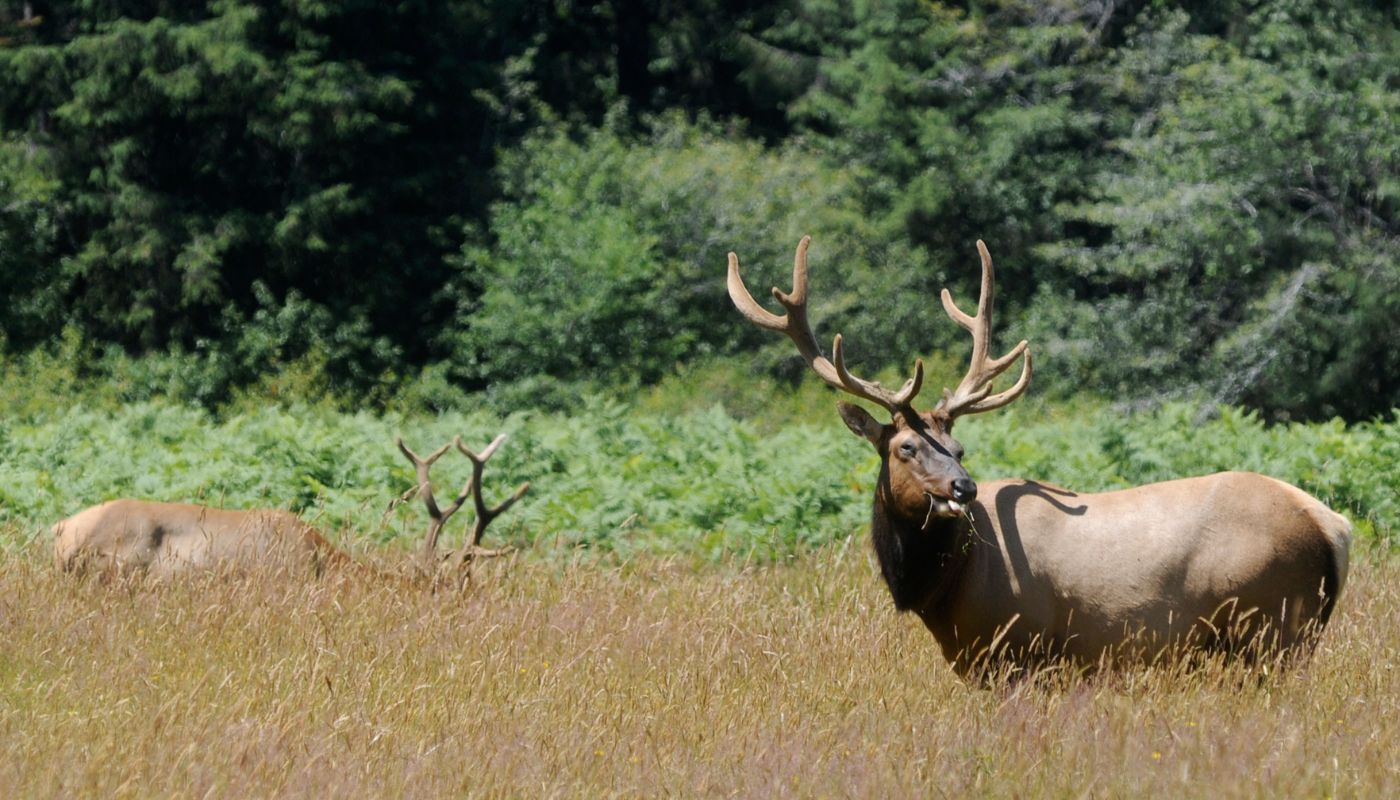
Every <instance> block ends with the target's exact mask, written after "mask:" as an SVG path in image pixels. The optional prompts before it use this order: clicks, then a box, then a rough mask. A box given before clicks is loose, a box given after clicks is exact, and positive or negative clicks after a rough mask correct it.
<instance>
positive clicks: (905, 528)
mask: <svg viewBox="0 0 1400 800" xmlns="http://www.w3.org/2000/svg"><path fill="white" fill-rule="evenodd" d="M891 497H892V490H891V487H890V475H889V466H888V464H885V465H882V466H881V468H880V479H879V481H878V482H877V484H876V488H875V504H874V508H873V510H872V513H871V519H870V536H871V540H872V541H873V543H874V545H875V555H876V557H877V558H878V559H879V561H880V572H881V573H882V574H883V575H884V577H885V584H886V585H887V586H889V589H890V595H891V596H892V597H893V598H894V605H895V608H897V609H899V610H900V611H916V610H917V611H932V610H934V609H935V608H937V607H938V606H939V605H941V604H942V603H944V602H946V601H947V600H948V599H949V598H951V597H953V596H954V595H955V593H956V589H957V587H958V585H959V583H960V582H961V581H962V579H963V575H964V574H965V572H966V568H967V565H968V561H969V560H970V559H971V554H972V536H973V531H972V526H971V524H970V523H969V522H968V520H967V518H966V517H953V518H946V517H942V518H934V519H932V520H930V521H929V522H928V527H927V528H925V527H924V522H925V520H924V518H922V517H921V518H919V519H911V518H907V517H904V516H902V515H900V514H898V513H896V512H895V507H894V504H893V503H891Z"/></svg>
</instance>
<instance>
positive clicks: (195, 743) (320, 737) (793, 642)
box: [0, 547, 1400, 797]
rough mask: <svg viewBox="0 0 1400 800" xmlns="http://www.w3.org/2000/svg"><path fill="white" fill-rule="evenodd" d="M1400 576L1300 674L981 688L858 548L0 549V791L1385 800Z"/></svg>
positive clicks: (1189, 675)
mask: <svg viewBox="0 0 1400 800" xmlns="http://www.w3.org/2000/svg"><path fill="white" fill-rule="evenodd" d="M1396 619H1400V561H1398V560H1396V559H1395V558H1394V557H1390V556H1375V555H1370V556H1364V555H1363V556H1362V557H1359V558H1358V559H1357V562H1356V564H1355V565H1354V569H1353V570H1352V576H1351V579H1350V581H1349V584H1348V586H1347V588H1346V593H1345V595H1344V596H1343V598H1342V602H1341V606H1340V608H1339V611H1338V613H1337V614H1336V616H1335V617H1334V618H1333V620H1332V624H1331V626H1330V627H1329V629H1328V630H1327V631H1326V632H1325V634H1324V635H1323V637H1322V640H1321V644H1320V646H1319V648H1318V651H1317V653H1316V655H1315V656H1314V657H1313V659H1312V660H1311V661H1309V662H1308V663H1306V664H1305V665H1303V666H1301V667H1299V668H1296V669H1292V670H1288V671H1284V672H1282V673H1278V674H1273V675H1270V676H1268V677H1266V678H1262V679H1261V678H1260V677H1259V676H1257V675H1253V674H1251V673H1249V672H1248V669H1247V668H1246V667H1243V666H1240V665H1227V664H1222V663H1219V662H1212V663H1207V664H1206V665H1204V666H1199V667H1196V668H1194V669H1186V668H1182V667H1180V666H1175V665H1163V666H1159V667H1152V668H1142V669H1135V670H1130V671H1126V672H1115V673H1105V674H1100V675H1096V676H1092V677H1081V676H1077V675H1074V674H1071V673H1069V672H1067V671H1055V672H1051V673H1048V674H1045V675H1041V676H1039V677H1038V678H1037V679H1036V680H1034V681H1024V680H1023V681H1010V682H1005V681H1003V682H997V683H994V685H993V686H992V688H991V689H990V690H979V689H976V688H972V687H969V686H968V685H966V684H964V683H962V682H961V681H959V680H958V679H957V678H955V677H954V676H953V674H952V672H951V671H950V670H949V668H948V667H947V665H946V664H945V663H944V661H943V658H942V656H941V655H940V654H939V652H938V649H937V647H936V645H935V644H934V641H933V638H932V637H931V636H930V635H929V634H928V633H927V632H925V631H924V630H923V629H922V627H921V626H920V625H919V623H918V621H917V619H916V618H915V617H913V616H912V615H900V614H896V613H895V612H894V611H893V609H892V607H891V604H890V601H889V598H888V597H887V596H886V594H885V590H884V588H883V586H882V585H881V583H880V581H879V578H878V576H877V574H876V570H875V568H874V566H873V564H872V563H871V559H870V558H868V557H867V556H866V551H865V550H864V549H863V548H859V547H851V548H849V550H844V551H842V550H827V551H821V552H818V553H815V554H812V555H810V556H806V557H802V558H799V559H798V560H796V561H795V562H793V563H792V564H790V565H788V566H783V567H766V568H761V569H753V568H743V567H740V566H718V567H708V568H703V569H699V570H697V569H692V568H690V567H688V566H681V565H677V564H675V563H673V562H666V561H645V560H644V561H632V562H628V563H627V564H625V565H623V566H620V567H611V568H604V567H599V566H590V565H573V566H558V565H554V564H546V563H541V562H537V561H532V560H528V559H524V560H517V561H515V562H514V563H510V564H492V565H490V566H489V567H488V568H487V569H484V570H482V571H481V572H480V574H479V575H478V579H477V580H476V581H475V584H474V585H473V586H472V587H471V588H470V589H469V590H468V591H467V592H466V593H464V594H460V595H459V594H455V593H444V592H439V593H436V594H434V593H432V592H428V591H418V590H405V589H404V588H403V587H402V586H401V585H396V584H393V583H389V582H378V581H374V580H370V579H367V578H365V577H363V576H357V575H344V576H329V577H326V578H323V579H320V580H314V579H309V578H307V577H305V576H301V575H275V574H274V575H249V576H242V577H239V576H227V575H225V576H219V575H204V576H194V577H191V578H190V579H188V580H179V581H171V582H168V583H163V584H158V583H151V582H146V581H139V580H138V581H124V580H119V581H111V582H107V583H103V582H101V581H96V580H74V579H73V578H72V577H71V576H66V575H61V574H59V573H57V572H55V571H54V570H53V569H52V567H51V566H50V564H49V563H48V560H47V554H46V553H43V552H39V551H37V550H30V551H21V552H17V553H16V552H11V553H9V554H6V555H4V556H3V557H0V643H2V644H0V794H3V795H4V796H7V797H26V796H28V797H54V796H83V797H89V796H118V797H122V796H129V797H152V796H169V795H178V796H206V795H208V796H224V797H244V796H315V797H327V796H331V797H336V796H342V797H345V796H355V797H363V796H394V797H440V796H454V795H472V796H521V795H527V796H574V797H598V796H618V795H620V796H657V795H682V796H697V795H701V796H708V795H732V794H739V795H744V796H778V797H801V796H820V797H826V796H866V797H884V796H930V795H937V794H946V795H948V796H962V795H966V794H976V795H979V796H988V795H990V796H1029V795H1034V796H1045V795H1048V796H1065V795H1075V796H1081V795H1086V794H1088V795H1095V796H1172V797H1176V796H1196V797H1259V796H1295V797H1296V796H1332V797H1338V796H1355V797H1383V796H1396V795H1397V794H1400V773H1397V762H1396V760H1395V757H1394V754H1395V753H1396V752H1400V708H1397V706H1400V681H1397V676H1396V673H1395V671H1394V665H1395V664H1396V663H1397V661H1400V626H1396V625H1395V620H1396Z"/></svg>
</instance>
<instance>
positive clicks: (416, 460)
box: [394, 437, 476, 575]
mask: <svg viewBox="0 0 1400 800" xmlns="http://www.w3.org/2000/svg"><path fill="white" fill-rule="evenodd" d="M394 442H395V444H397V445H398V446H399V450H400V452H402V453H403V454H404V457H405V458H407V459H408V460H409V461H410V462H412V463H413V468H414V470H416V471H417V473H418V496H419V497H421V498H423V503H424V505H426V506H427V507H428V535H427V536H426V537H424V539H423V546H422V548H421V549H420V550H419V552H418V559H419V565H420V566H421V567H422V569H423V571H424V572H425V573H426V574H428V575H433V574H435V573H436V572H437V564H436V562H437V543H438V536H440V535H441V534H442V526H443V525H445V524H446V523H447V520H448V518H449V517H451V516H452V515H453V514H455V513H457V509H459V508H461V507H462V504H463V503H465V502H466V500H467V495H468V494H469V493H470V492H471V490H472V481H473V480H475V478H476V475H475V473H473V475H472V478H470V479H468V480H467V482H466V483H465V484H463V485H462V491H461V492H460V493H458V495H457V499H456V500H454V501H452V504H451V505H449V506H448V507H447V508H445V509H443V508H438V504H437V500H436V499H434V498H433V483H432V479H431V478H429V477H428V471H429V470H431V469H432V468H433V463H434V462H436V461H437V460H438V459H439V458H442V454H443V453H446V452H447V451H448V450H449V449H451V448H452V444H453V442H460V439H453V441H452V442H448V443H447V444H445V445H443V446H442V447H439V448H438V449H437V450H434V451H433V453H432V455H429V456H428V457H427V458H420V457H419V456H418V454H417V453H415V452H413V451H412V450H409V449H408V445H406V444H404V443H403V437H396V438H395V439H394Z"/></svg>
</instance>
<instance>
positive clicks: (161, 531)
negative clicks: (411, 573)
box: [52, 434, 530, 578]
mask: <svg viewBox="0 0 1400 800" xmlns="http://www.w3.org/2000/svg"><path fill="white" fill-rule="evenodd" d="M505 438H506V437H505V434H501V435H500V436H497V437H496V439H495V440H494V441H493V442H491V444H490V445H489V446H488V447H487V448H486V450H484V451H483V452H482V453H481V454H480V455H478V454H476V453H474V452H472V451H471V450H469V449H467V447H466V446H465V445H463V444H462V440H461V437H457V438H454V439H453V440H452V441H451V442H448V443H447V444H445V445H443V446H442V447H440V448H439V449H438V450H437V451H435V452H434V453H433V454H432V455H431V456H429V457H428V458H426V459H420V458H418V457H417V456H416V455H414V454H413V452H412V451H411V450H409V449H408V448H407V447H405V446H404V444H403V441H402V440H399V441H398V442H397V444H398V447H399V449H400V450H401V451H402V452H403V453H404V455H405V456H406V457H408V458H409V460H410V461H412V462H413V464H414V468H415V471H416V473H417V479H418V482H417V483H416V484H415V486H414V488H413V490H412V492H413V494H416V495H418V496H420V497H422V498H423V500H424V503H425V505H426V506H427V509H428V515H429V518H430V522H429V526H428V533H427V535H426V537H425V539H424V543H423V546H422V548H421V549H420V551H419V566H420V571H421V572H422V573H423V574H424V575H426V576H430V577H434V578H435V577H437V570H438V566H439V562H440V561H441V558H440V557H439V555H438V553H437V546H438V539H439V537H440V535H441V531H442V527H443V525H444V524H446V522H447V520H448V518H450V517H451V516H452V515H453V514H454V513H456V512H457V510H458V509H459V508H461V507H462V504H463V503H464V502H465V501H466V499H467V498H468V497H471V498H473V500H474V503H475V507H476V510H477V517H476V522H475V525H474V527H473V529H472V532H471V534H470V536H469V538H468V540H467V541H466V542H464V543H463V546H462V547H461V548H459V549H458V550H457V551H456V552H455V553H452V554H450V556H449V559H450V564H451V566H452V567H453V568H455V570H456V571H457V574H459V575H465V574H468V573H467V570H469V569H470V565H471V564H472V562H473V561H475V560H476V559H479V558H485V557H489V556H497V555H503V554H505V553H507V552H510V550H509V549H508V548H507V549H499V550H488V549H485V548H483V547H481V546H480V543H481V537H482V534H483V533H484V532H485V530H486V526H488V525H490V524H491V522H492V521H493V520H495V519H496V517H497V516H499V515H500V514H502V513H504V512H505V511H506V509H508V508H510V506H511V505H513V504H514V503H515V501H517V500H519V499H520V497H521V496H522V495H524V494H525V491H526V490H527V489H528V488H529V486H530V485H529V484H528V483H525V484H522V485H521V486H520V487H518V488H517V489H516V490H515V493H514V494H513V495H511V497H510V498H508V499H507V500H506V501H505V502H503V503H501V504H500V505H497V506H495V507H494V508H491V507H487V506H486V504H485V502H484V500H483V499H482V496H481V483H482V473H483V471H484V468H485V465H486V460H487V459H489V458H490V457H491V455H492V453H494V452H495V451H496V449H497V448H498V447H500V445H501V443H502V442H504V441H505ZM454 445H455V446H456V448H457V449H459V450H460V451H461V452H462V453H463V454H464V455H466V456H467V457H468V458H470V459H471V461H472V475H471V477H470V478H469V479H468V480H467V483H466V484H465V485H464V486H463V487H462V491H461V494H460V495H459V496H458V497H457V499H456V501H455V502H454V503H452V504H451V505H450V506H448V507H447V508H446V509H440V508H439V507H438V505H437V503H436V502H435V501H434V499H433V492H432V483H431V481H430V479H429V477H428V472H429V470H430V469H431V467H432V465H433V463H434V462H436V461H437V460H438V459H439V458H440V457H441V456H442V455H443V454H444V453H446V452H447V451H448V449H450V448H452V447H453V446H454ZM52 531H53V535H54V562H55V564H56V565H57V566H58V567H59V568H60V569H63V570H65V571H81V570H85V569H89V568H97V569H107V570H116V571H137V572H145V573H147V574H150V575H153V576H157V577H162V576H169V575H173V574H177V573H181V572H187V571H190V570H197V569H210V568H216V567H217V568H233V569H246V568H250V567H259V568H263V567H268V566H277V567H298V566H308V565H309V566H312V567H313V568H315V569H316V570H318V571H319V570H320V569H321V568H323V567H325V566H347V565H349V566H355V567H357V568H360V567H361V565H357V564H356V563H355V562H354V561H353V560H352V559H351V558H350V557H349V556H347V555H346V554H345V553H343V552H341V551H340V550H338V549H337V548H336V547H335V546H334V545H332V544H331V543H330V542H329V541H327V540H326V537H325V536H323V535H322V534H321V532H320V531H318V530H317V529H316V528H315V527H313V526H312V525H310V524H308V523H306V522H304V521H302V519H301V518H300V517H298V516H297V515H295V514H293V513H291V512H290V511H281V510H276V509H252V510H246V511H239V510H230V509H219V508H211V507H209V506H201V505H191V504H186V503H162V502H156V501H152V500H131V499H121V500H111V501H108V502H106V503H101V504H99V505H96V506H93V507H91V508H87V509H84V510H83V511H80V512H78V513H77V514H74V515H73V516H71V517H68V518H67V519H64V520H61V521H60V522H58V523H57V524H55V525H54V526H53V529H52Z"/></svg>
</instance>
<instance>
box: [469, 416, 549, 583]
mask: <svg viewBox="0 0 1400 800" xmlns="http://www.w3.org/2000/svg"><path fill="white" fill-rule="evenodd" d="M505 440H506V435H505V434H504V433H503V434H500V435H499V436H497V437H496V438H495V439H493V440H491V444H488V445H486V449H485V450H482V451H481V454H480V455H477V454H476V453H473V452H472V451H471V450H469V449H467V446H466V445H464V444H462V437H460V436H458V437H457V438H456V439H453V440H452V441H453V443H454V444H456V445H457V449H458V450H461V451H462V454H463V455H465V456H466V457H467V458H470V459H471V460H472V479H471V481H470V485H471V487H472V501H473V502H474V503H475V504H476V523H475V524H474V525H473V526H472V533H471V538H470V539H467V540H465V541H463V542H462V548H461V549H460V550H458V551H457V554H456V555H455V556H453V558H452V565H453V567H455V568H461V566H462V565H463V564H465V563H467V562H468V561H470V560H472V559H476V558H488V557H491V556H502V555H505V554H507V553H509V552H511V551H512V550H514V549H515V548H512V547H502V548H499V549H496V550H487V549H486V548H483V547H482V546H481V536H482V534H484V533H486V526H487V525H490V524H491V523H492V522H493V521H494V520H495V519H496V517H499V516H500V515H501V514H504V513H505V512H506V510H507V509H509V508H510V507H511V506H513V505H515V501H516V500H519V499H520V498H521V497H523V496H524V495H525V492H527V491H529V489H530V482H529V481H525V482H524V483H522V484H520V485H519V486H517V487H515V493H514V494H512V495H511V496H510V497H508V498H506V499H505V500H504V501H502V502H501V504H500V505H498V506H496V507H495V508H487V507H486V501H485V500H483V499H482V497H481V475H482V472H483V471H484V470H485V469H486V460H487V459H489V458H490V457H491V456H492V454H494V453H495V452H496V448H498V447H500V446H501V443H502V442H504V441H505Z"/></svg>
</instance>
